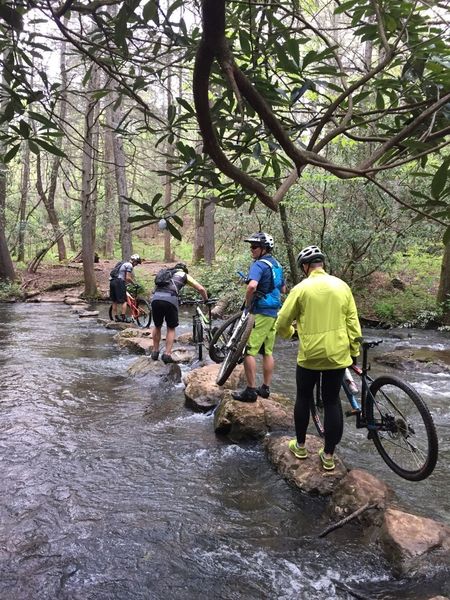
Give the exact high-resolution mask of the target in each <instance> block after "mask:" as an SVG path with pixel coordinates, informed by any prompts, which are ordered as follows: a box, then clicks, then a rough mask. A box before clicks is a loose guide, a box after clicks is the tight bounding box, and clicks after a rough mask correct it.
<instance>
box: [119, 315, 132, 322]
mask: <svg viewBox="0 0 450 600" xmlns="http://www.w3.org/2000/svg"><path fill="white" fill-rule="evenodd" d="M120 321H121V322H122V323H132V322H133V319H130V317H127V316H126V315H121V317H120Z"/></svg>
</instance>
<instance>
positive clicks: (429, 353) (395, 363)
mask: <svg viewBox="0 0 450 600" xmlns="http://www.w3.org/2000/svg"><path fill="white" fill-rule="evenodd" d="M374 360H375V361H376V362H378V363H380V364H383V365H386V366H388V367H391V368H393V369H398V370H400V371H413V370H419V371H426V372H428V373H450V350H447V349H446V350H436V349H432V348H408V347H402V346H399V347H397V348H395V350H393V351H392V352H388V353H385V354H381V355H379V356H375V357H374Z"/></svg>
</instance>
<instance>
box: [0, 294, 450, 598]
mask: <svg viewBox="0 0 450 600" xmlns="http://www.w3.org/2000/svg"><path fill="white" fill-rule="evenodd" d="M100 310H101V311H102V313H104V314H105V316H106V307H105V306H104V305H103V306H101V307H100ZM188 327H189V320H188V317H187V316H185V317H184V320H183V327H182V328H181V331H182V330H183V329H184V330H187V329H188ZM114 333H115V332H112V331H109V330H106V329H105V328H104V327H103V326H102V325H100V324H98V323H96V322H95V320H83V319H78V318H77V316H76V315H73V314H72V313H71V312H70V309H69V308H68V307H67V306H64V305H61V304H42V305H30V304H0V342H1V343H0V365H1V396H0V398H1V413H2V418H1V421H0V449H1V460H2V475H3V476H2V480H1V483H0V527H1V545H0V599H1V600H3V599H4V600H55V599H58V600H59V599H61V600H140V599H143V600H160V599H161V600H166V599H169V598H170V600H190V599H193V600H196V599H199V598H202V599H203V598H204V599H207V600H209V599H224V600H241V599H242V600H253V599H255V600H260V599H266V598H267V599H269V598H270V599H275V598H276V599H280V600H290V599H294V598H295V599H299V598H300V599H302V598H305V599H306V598H307V599H308V600H323V599H324V598H327V599H339V600H350V598H352V597H354V596H350V595H349V594H348V593H347V592H346V591H345V590H344V589H343V586H342V583H346V584H347V585H349V586H350V587H351V588H352V589H353V590H356V591H357V592H358V593H359V594H361V595H363V596H364V597H367V598H371V599H381V598H382V599H383V600H391V599H392V600H393V599H396V600H398V599H400V600H401V599H408V600H425V599H426V598H430V597H432V596H433V595H436V594H438V593H441V594H447V595H449V594H450V581H449V577H448V573H447V574H445V573H438V574H433V573H430V576H429V577H428V578H427V579H422V580H420V581H418V580H416V579H415V580H400V581H398V580H395V579H394V578H393V577H392V575H391V572H390V569H389V565H388V564H386V562H385V561H384V559H383V558H382V557H381V556H380V554H379V552H378V551H377V549H376V548H375V547H371V546H369V545H365V544H361V540H360V536H359V534H358V529H357V528H356V526H352V525H348V526H346V527H344V528H342V529H341V530H337V531H336V532H334V533H332V534H330V535H329V536H328V537H326V538H323V539H319V538H318V537H317V535H318V533H320V532H321V531H322V530H323V529H324V527H325V526H326V524H325V523H324V522H323V521H321V520H320V517H321V514H322V512H323V509H324V507H325V501H324V500H321V499H319V498H311V497H308V496H306V495H303V494H301V493H300V492H298V491H297V490H295V489H293V488H292V487H290V486H289V485H288V484H287V483H286V482H285V481H284V480H283V479H282V478H281V477H280V476H279V475H278V474H277V473H276V472H275V471H274V470H273V469H272V467H271V466H270V464H269V462H268V461H267V459H266V457H265V455H264V452H263V450H262V448H261V446H260V445H259V444H257V443H249V444H242V445H233V444H230V443H229V442H227V441H226V440H224V439H221V438H218V437H217V436H216V435H215V434H214V430H213V416H212V415H211V414H208V415H205V414H197V413H193V412H192V411H190V410H189V409H187V408H186V407H185V404H184V395H183V386H182V385H179V386H176V387H162V386H161V385H160V384H159V382H156V381H155V380H152V379H151V378H137V379H131V378H128V377H127V373H126V370H127V367H128V366H129V365H130V364H132V363H133V362H134V361H135V360H136V356H133V355H131V354H128V353H126V352H125V351H123V350H119V349H118V347H117V345H116V344H115V342H114V341H113V335H114ZM397 333H398V332H397ZM408 334H410V335H411V336H412V338H411V339H404V340H401V341H400V340H398V339H395V337H394V336H395V335H396V332H394V331H387V332H385V331H382V332H380V331H376V332H374V331H371V332H366V335H368V336H372V337H377V338H378V337H382V338H384V339H385V340H386V343H385V344H383V345H382V346H381V347H380V348H379V349H377V351H378V352H383V351H387V350H389V349H391V348H393V347H395V346H396V345H399V344H400V343H401V344H402V345H405V344H411V345H414V346H429V347H435V348H443V347H447V348H448V346H449V343H448V341H449V340H448V334H443V333H442V334H441V333H439V332H428V331H426V332H424V331H417V330H402V335H405V336H406V335H408ZM295 356H296V346H295V345H294V344H292V343H288V342H280V343H279V344H278V347H277V354H276V357H277V361H278V362H277V367H276V369H277V370H276V376H275V380H274V384H273V388H272V389H273V391H278V392H283V393H286V394H287V395H289V396H291V397H294V369H295ZM373 367H374V369H373V370H374V372H375V373H377V372H380V373H381V371H383V372H386V371H387V369H385V368H383V367H381V365H377V364H376V363H374V364H373ZM405 378H407V379H409V380H410V381H411V383H413V384H414V385H415V386H416V387H417V388H418V390H419V391H420V393H421V394H422V395H423V396H424V398H425V400H426V401H427V403H428V405H429V407H430V409H431V411H432V413H433V417H434V419H435V423H436V425H437V429H438V434H439V439H440V455H439V462H438V465H437V468H436V471H435V473H434V474H433V475H432V476H431V477H430V478H429V479H428V480H426V481H424V482H421V483H409V482H407V481H404V480H401V479H400V478H398V477H397V476H396V475H394V474H393V473H391V472H390V470H389V469H388V468H387V466H385V464H384V463H383V461H382V459H381V457H379V456H378V454H377V453H376V451H375V449H374V448H373V447H372V444H371V443H370V442H368V441H367V440H366V439H365V436H364V434H363V433H362V432H361V431H357V430H356V429H355V428H354V426H353V423H352V422H347V423H346V427H345V434H344V439H343V442H342V444H341V446H340V454H341V456H342V457H343V458H344V460H345V461H346V463H347V464H348V465H349V466H354V467H360V468H365V469H367V470H369V471H370V472H372V473H374V474H376V475H377V476H379V477H380V478H382V479H384V480H386V481H387V482H388V483H389V484H390V485H392V486H393V487H394V489H395V491H396V493H397V494H398V496H399V498H400V500H401V503H402V504H403V505H404V506H405V507H407V508H410V509H411V510H412V511H413V512H417V513H420V514H423V515H426V516H429V517H432V518H436V519H439V520H446V521H450V478H449V472H450V466H449V465H450V443H449V440H450V407H449V403H448V399H449V393H450V375H443V374H438V375H429V374H425V373H419V372H415V373H410V374H408V375H407V376H405Z"/></svg>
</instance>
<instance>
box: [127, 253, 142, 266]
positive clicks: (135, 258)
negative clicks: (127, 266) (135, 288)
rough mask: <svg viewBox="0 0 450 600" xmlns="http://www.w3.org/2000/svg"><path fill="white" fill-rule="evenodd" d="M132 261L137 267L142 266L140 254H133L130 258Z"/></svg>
mask: <svg viewBox="0 0 450 600" xmlns="http://www.w3.org/2000/svg"><path fill="white" fill-rule="evenodd" d="M130 260H131V261H133V262H135V263H136V264H137V265H140V264H141V263H142V258H141V257H140V256H139V254H132V255H131V256H130Z"/></svg>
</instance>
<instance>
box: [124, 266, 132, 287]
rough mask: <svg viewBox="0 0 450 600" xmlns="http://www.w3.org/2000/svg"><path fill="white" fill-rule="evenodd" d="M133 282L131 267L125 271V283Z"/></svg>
mask: <svg viewBox="0 0 450 600" xmlns="http://www.w3.org/2000/svg"><path fill="white" fill-rule="evenodd" d="M133 282H134V278H133V268H131V270H130V271H128V270H126V271H125V283H133Z"/></svg>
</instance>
